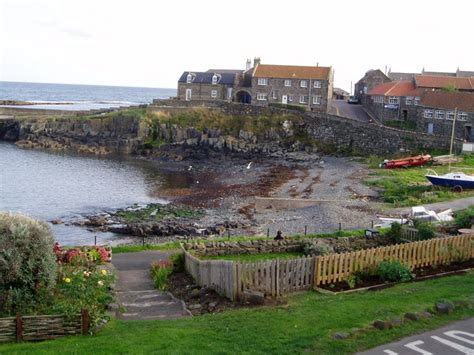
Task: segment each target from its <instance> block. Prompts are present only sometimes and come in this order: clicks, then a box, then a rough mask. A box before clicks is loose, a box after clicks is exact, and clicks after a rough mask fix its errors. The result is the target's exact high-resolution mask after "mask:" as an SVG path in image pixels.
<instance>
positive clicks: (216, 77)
mask: <svg viewBox="0 0 474 355" xmlns="http://www.w3.org/2000/svg"><path fill="white" fill-rule="evenodd" d="M218 79H219V78H218V76H217V74H214V75H213V76H212V85H216V84H217V80H218Z"/></svg>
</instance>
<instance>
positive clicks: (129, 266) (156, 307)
mask: <svg viewBox="0 0 474 355" xmlns="http://www.w3.org/2000/svg"><path fill="white" fill-rule="evenodd" d="M166 259H168V254H167V253H165V252H161V251H143V252H137V253H123V254H115V255H114V256H113V258H112V263H113V264H114V266H115V267H116V268H117V270H118V280H117V285H116V294H117V298H118V303H119V305H121V306H122V307H124V308H125V311H124V312H123V313H121V314H119V316H118V317H119V318H120V319H142V320H143V319H174V318H180V317H184V316H186V315H187V313H186V311H185V310H184V308H183V305H182V303H181V302H180V301H177V300H175V299H173V298H172V297H170V296H169V295H168V294H166V293H164V292H161V291H158V290H156V289H155V287H154V285H153V280H152V278H151V276H150V265H151V263H152V262H153V261H157V260H166Z"/></svg>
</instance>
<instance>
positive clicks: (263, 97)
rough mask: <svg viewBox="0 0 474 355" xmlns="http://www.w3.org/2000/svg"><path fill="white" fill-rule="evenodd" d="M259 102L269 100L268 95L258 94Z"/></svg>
mask: <svg viewBox="0 0 474 355" xmlns="http://www.w3.org/2000/svg"><path fill="white" fill-rule="evenodd" d="M257 100H258V101H266V100H267V94H263V93H257Z"/></svg>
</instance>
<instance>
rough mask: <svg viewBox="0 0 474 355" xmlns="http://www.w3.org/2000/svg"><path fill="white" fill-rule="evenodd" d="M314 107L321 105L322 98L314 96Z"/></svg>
mask: <svg viewBox="0 0 474 355" xmlns="http://www.w3.org/2000/svg"><path fill="white" fill-rule="evenodd" d="M313 105H321V96H313Z"/></svg>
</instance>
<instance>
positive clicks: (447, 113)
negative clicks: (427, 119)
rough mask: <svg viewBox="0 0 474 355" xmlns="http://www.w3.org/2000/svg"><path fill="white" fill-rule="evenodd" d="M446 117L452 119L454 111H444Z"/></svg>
mask: <svg viewBox="0 0 474 355" xmlns="http://www.w3.org/2000/svg"><path fill="white" fill-rule="evenodd" d="M446 119H447V120H451V121H452V120H454V111H448V112H446Z"/></svg>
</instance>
